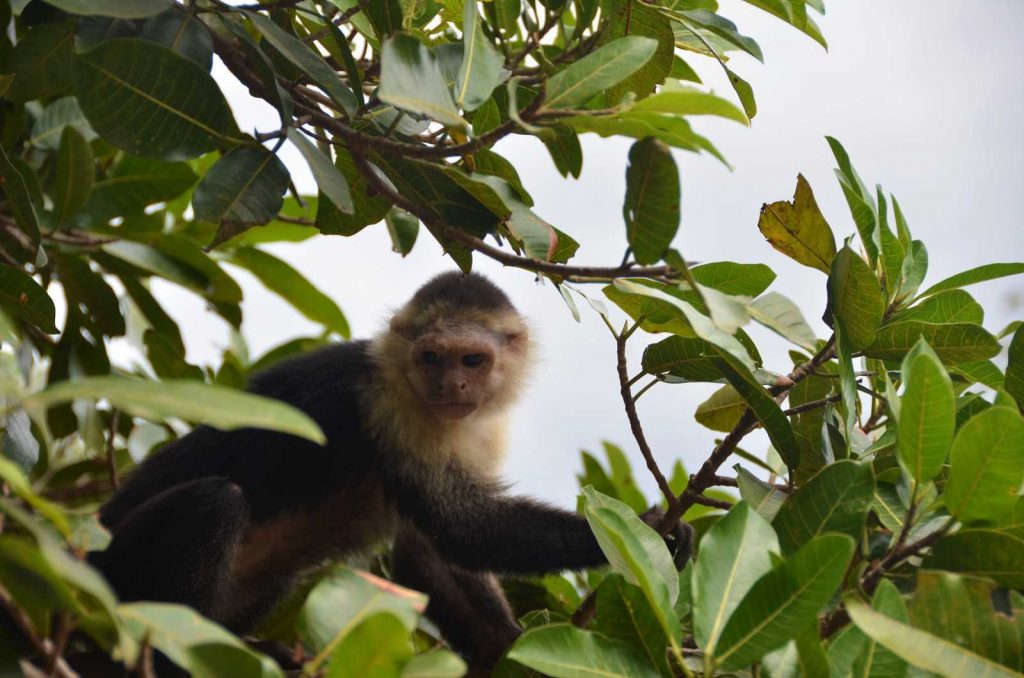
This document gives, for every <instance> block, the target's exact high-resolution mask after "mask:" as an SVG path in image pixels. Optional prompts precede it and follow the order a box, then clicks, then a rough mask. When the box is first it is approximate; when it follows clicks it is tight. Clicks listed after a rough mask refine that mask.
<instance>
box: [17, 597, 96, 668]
mask: <svg viewBox="0 0 1024 678" xmlns="http://www.w3.org/2000/svg"><path fill="white" fill-rule="evenodd" d="M0 607H2V608H3V609H4V611H5V612H6V613H7V616H8V617H9V618H10V619H11V621H13V622H14V624H15V626H17V627H18V630H19V631H21V633H22V635H24V636H25V638H26V639H27V640H28V641H29V642H30V643H31V644H32V646H33V647H35V649H36V651H37V652H38V653H39V654H40V655H42V656H43V658H44V659H45V660H47V662H50V661H51V660H52V662H53V668H52V670H51V674H52V675H54V676H57V677H58V678H78V674H77V673H76V672H75V671H74V670H73V669H72V668H71V667H70V666H68V663H67V662H66V661H65V660H64V658H63V657H61V656H60V654H59V653H58V652H56V648H55V647H54V644H53V642H52V641H51V640H50V639H49V638H41V637H40V636H38V635H37V634H36V630H35V628H34V627H33V626H32V621H31V620H30V619H29V618H28V615H27V614H25V612H24V610H22V609H21V608H20V607H18V605H17V604H16V603H15V602H14V599H13V598H11V597H10V594H8V592H7V590H6V589H4V588H2V587H0Z"/></svg>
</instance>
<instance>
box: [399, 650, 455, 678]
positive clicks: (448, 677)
mask: <svg viewBox="0 0 1024 678" xmlns="http://www.w3.org/2000/svg"><path fill="white" fill-rule="evenodd" d="M466 668H467V667H466V662H464V661H462V659H460V658H459V655H457V654H455V653H454V652H449V651H447V650H431V651H430V652H426V653H424V654H418V655H416V656H415V657H413V658H412V659H410V660H409V661H408V662H407V663H406V665H405V667H404V668H403V669H402V678H461V677H462V676H464V675H466Z"/></svg>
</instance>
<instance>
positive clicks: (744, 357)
mask: <svg viewBox="0 0 1024 678" xmlns="http://www.w3.org/2000/svg"><path fill="white" fill-rule="evenodd" d="M604 293H605V295H606V296H607V297H608V298H609V299H611V300H612V301H613V302H614V303H615V304H616V305H617V306H619V307H620V308H621V309H622V310H624V311H625V312H626V313H628V314H629V315H630V316H632V317H633V318H634V319H638V318H641V317H644V318H645V319H644V329H649V328H650V329H653V331H662V332H672V333H673V334H679V335H680V336H694V335H696V336H697V337H699V338H701V339H704V340H705V341H707V342H709V343H711V344H713V345H714V346H716V347H717V348H720V349H722V350H724V351H726V352H728V353H729V354H731V355H732V356H733V357H735V358H736V359H738V360H739V361H740V363H741V364H742V365H743V366H744V367H746V368H747V369H748V370H753V369H754V362H753V360H751V359H750V355H749V354H748V353H747V349H746V348H744V346H743V344H741V343H740V342H739V341H738V340H737V339H736V338H735V337H733V336H732V335H730V334H729V333H727V332H725V331H723V330H722V329H720V328H719V327H718V326H716V325H715V323H713V322H712V321H711V318H709V317H707V316H706V315H704V314H702V313H699V312H698V311H697V309H695V308H694V307H693V305H692V304H690V303H688V302H687V301H684V300H683V299H680V298H679V297H676V296H674V295H672V294H669V293H668V291H663V290H661V289H658V288H655V287H649V286H647V285H646V284H642V283H639V282H634V281H632V280H625V279H619V280H616V281H615V282H614V283H613V284H612V285H609V286H607V287H605V288H604ZM647 323H651V324H652V325H653V327H652V325H647ZM658 325H662V327H658ZM649 331H650V330H649Z"/></svg>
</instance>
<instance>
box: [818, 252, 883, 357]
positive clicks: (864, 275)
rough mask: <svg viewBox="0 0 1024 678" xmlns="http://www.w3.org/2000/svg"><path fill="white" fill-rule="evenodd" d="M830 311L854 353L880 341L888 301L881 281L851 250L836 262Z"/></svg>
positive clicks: (830, 288) (830, 284)
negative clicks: (884, 295)
mask: <svg viewBox="0 0 1024 678" xmlns="http://www.w3.org/2000/svg"><path fill="white" fill-rule="evenodd" d="M828 298H829V309H830V311H831V314H832V320H833V322H834V323H835V325H837V326H838V327H839V328H840V329H841V331H842V334H843V337H844V339H845V341H846V347H847V349H848V350H849V351H851V352H856V351H860V350H863V349H865V348H867V347H868V346H870V345H871V344H872V342H874V341H875V340H876V332H877V330H878V326H879V324H881V322H882V314H883V313H884V312H885V299H884V298H883V296H882V288H881V287H880V286H879V284H878V278H877V277H876V276H875V274H874V272H873V271H872V270H871V268H870V267H869V266H868V264H867V262H865V261H864V260H863V259H861V257H860V255H859V254H857V253H856V252H854V251H853V250H852V249H850V248H849V247H844V248H843V249H842V250H840V251H839V254H837V255H836V258H835V259H834V260H833V261H832V270H831V272H830V273H829V276H828Z"/></svg>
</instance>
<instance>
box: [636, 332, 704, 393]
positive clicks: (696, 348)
mask: <svg viewBox="0 0 1024 678" xmlns="http://www.w3.org/2000/svg"><path fill="white" fill-rule="evenodd" d="M714 350H715V349H714V347H713V346H712V345H711V344H709V343H708V342H706V341H704V340H703V339H689V338H686V337H669V338H667V339H663V340H661V341H659V342H658V343H656V344H651V345H650V346H648V347H647V348H646V349H644V356H643V361H642V365H643V368H644V371H645V372H647V373H648V374H665V373H668V374H671V375H672V376H673V377H676V378H678V379H682V380H685V381H709V382H714V381H719V380H721V379H722V373H721V372H719V371H718V367H717V366H716V365H715V363H714V361H713V360H712V359H711V358H708V357H707V356H708V355H709V354H712V353H713V352H714Z"/></svg>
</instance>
